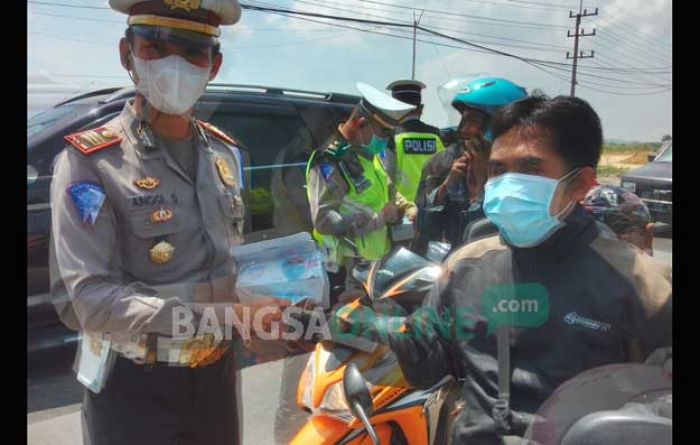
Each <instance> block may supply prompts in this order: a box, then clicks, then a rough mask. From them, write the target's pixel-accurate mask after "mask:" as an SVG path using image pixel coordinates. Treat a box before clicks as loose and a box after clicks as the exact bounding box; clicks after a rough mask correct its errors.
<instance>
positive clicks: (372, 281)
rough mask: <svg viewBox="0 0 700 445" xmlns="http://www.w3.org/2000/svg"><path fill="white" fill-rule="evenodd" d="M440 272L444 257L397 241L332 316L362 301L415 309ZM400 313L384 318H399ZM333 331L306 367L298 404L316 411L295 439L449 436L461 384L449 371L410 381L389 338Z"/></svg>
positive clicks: (351, 442)
mask: <svg viewBox="0 0 700 445" xmlns="http://www.w3.org/2000/svg"><path fill="white" fill-rule="evenodd" d="M353 272H355V271H353ZM440 272H441V268H440V266H439V265H437V264H435V263H432V262H430V261H428V260H426V259H425V258H423V257H420V256H418V255H416V254H415V253H413V252H410V251H409V250H407V249H404V248H400V249H398V250H396V251H394V252H393V253H392V254H390V255H389V256H388V257H385V258H384V259H382V260H377V261H374V262H372V263H371V265H370V268H369V271H368V273H367V276H366V278H363V279H362V281H363V285H364V288H365V291H366V294H365V295H363V296H362V297H360V298H357V299H356V300H354V301H352V302H351V303H349V304H347V305H345V306H343V307H341V308H339V309H337V310H335V311H333V313H331V318H333V317H335V320H338V321H339V322H340V323H347V324H348V325H349V324H351V323H352V322H351V320H352V319H353V314H354V313H355V311H357V310H358V309H360V308H361V306H363V305H366V306H370V307H372V309H373V311H376V312H379V313H382V312H384V313H386V314H396V313H397V312H396V311H391V310H387V308H400V311H399V312H400V313H403V314H404V315H405V314H408V313H411V312H412V311H413V310H415V309H416V308H417V307H418V306H419V305H420V304H421V303H422V301H423V298H424V297H425V296H426V294H427V293H428V291H429V290H430V289H431V288H432V286H433V284H434V282H435V280H436V279H437V278H438V276H439V274H440ZM353 276H356V277H357V275H356V274H353ZM400 318H401V317H400V316H399V317H392V316H388V318H386V319H391V321H393V322H395V323H396V326H400V325H401V324H402V323H401V320H400ZM346 327H347V326H346ZM333 332H334V334H332V336H333V338H332V340H327V339H326V340H324V341H321V342H319V343H318V344H317V345H316V349H315V350H314V351H313V353H312V354H311V356H310V358H309V361H308V363H307V366H306V369H305V370H304V372H303V373H302V375H301V379H300V381H299V386H298V393H297V404H298V405H299V406H300V407H301V408H302V409H303V410H305V411H307V412H309V413H311V416H310V417H309V419H308V421H307V423H306V424H305V425H304V426H303V427H302V428H301V430H300V431H299V432H298V433H297V434H296V436H295V437H294V438H293V439H292V441H291V442H290V443H291V444H292V445H322V444H323V445H326V444H328V445H330V444H343V445H345V444H347V445H361V444H363V445H364V444H372V443H373V444H375V445H378V444H383V445H390V444H391V445H398V444H408V445H428V444H444V443H448V437H447V434H446V433H447V431H450V426H451V422H452V421H453V420H454V418H455V417H456V414H457V413H458V411H459V410H458V409H454V406H453V405H454V402H455V400H456V399H457V397H458V395H459V394H458V392H459V391H457V389H458V387H459V385H457V384H456V382H455V381H454V379H453V378H452V377H449V376H448V377H445V378H444V379H443V380H441V381H440V382H439V383H437V384H436V385H435V386H434V387H432V388H430V389H428V390H418V389H416V388H412V387H411V385H410V384H409V383H408V382H407V381H406V379H405V378H404V375H403V373H402V372H401V368H400V366H399V363H398V360H397V357H396V355H395V354H394V353H393V352H392V351H391V349H390V348H389V347H388V346H386V345H384V344H381V343H377V342H375V341H373V340H371V339H369V338H365V337H364V336H362V335H352V334H350V335H348V334H343V335H340V334H337V335H336V334H335V332H336V331H335V330H333Z"/></svg>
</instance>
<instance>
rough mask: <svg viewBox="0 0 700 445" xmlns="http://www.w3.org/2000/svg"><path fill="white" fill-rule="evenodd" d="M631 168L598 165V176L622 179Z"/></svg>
mask: <svg viewBox="0 0 700 445" xmlns="http://www.w3.org/2000/svg"><path fill="white" fill-rule="evenodd" d="M629 170H630V168H627V167H615V166H614V165H607V164H606V165H598V170H597V174H598V176H616V177H620V176H622V175H624V174H625V173H627V171H629Z"/></svg>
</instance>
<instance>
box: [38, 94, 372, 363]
mask: <svg viewBox="0 0 700 445" xmlns="http://www.w3.org/2000/svg"><path fill="white" fill-rule="evenodd" d="M134 95H135V91H134V89H133V88H111V89H105V90H100V91H95V92H92V93H89V94H85V95H82V96H78V97H75V98H73V99H71V100H69V101H66V102H63V103H61V104H59V105H56V106H55V107H53V108H51V109H49V110H47V111H44V112H42V113H39V114H37V115H34V116H32V117H31V118H29V120H28V122H27V289H28V296H27V310H28V324H27V329H28V332H27V339H28V352H29V353H30V354H32V353H34V352H38V351H48V350H52V349H53V348H55V347H61V346H64V345H74V343H75V340H76V339H77V333H75V332H72V331H69V330H68V329H67V328H66V327H64V326H63V324H62V323H61V322H60V320H59V319H58V317H57V315H56V313H55V310H54V309H53V306H52V304H51V302H50V300H49V269H48V245H49V235H50V230H51V213H50V199H49V190H50V185H51V178H52V174H53V165H54V160H55V158H56V155H58V153H59V152H60V151H61V150H63V148H64V147H65V146H66V143H65V142H64V140H63V137H64V136H66V135H68V134H71V133H74V132H77V131H81V130H86V129H90V128H95V127H98V126H100V125H103V124H104V123H106V122H107V121H109V120H111V119H112V118H113V117H115V116H116V115H117V114H119V113H120V112H121V110H122V108H123V107H124V103H125V102H126V101H127V100H129V99H131V98H133V97H134ZM359 100H360V98H359V97H358V96H353V95H346V94H336V93H314V92H308V91H298V90H286V89H279V88H266V87H254V86H244V85H222V84H211V85H209V86H208V88H207V91H206V93H205V94H204V95H203V96H202V98H201V99H200V100H199V102H198V104H197V105H196V108H195V115H196V116H197V118H198V119H202V120H204V121H207V122H210V123H212V124H214V125H215V126H217V127H219V128H221V129H222V130H224V131H225V132H227V133H228V134H230V135H232V136H234V137H235V138H236V139H238V140H239V141H240V142H241V143H242V144H243V145H244V147H243V150H242V155H243V158H244V165H245V167H244V182H245V184H244V187H245V188H246V189H247V192H246V193H245V195H246V196H247V200H248V202H247V203H246V209H247V212H248V214H247V215H246V224H245V229H244V230H245V240H246V242H250V241H257V240H261V239H265V238H274V237H278V236H283V235H287V234H291V233H296V232H299V231H302V230H306V231H309V230H311V220H310V216H309V211H308V201H307V198H306V189H305V188H304V185H303V181H304V179H303V178H304V172H305V168H306V162H307V160H308V157H309V155H310V154H311V151H312V150H313V149H314V148H315V147H317V146H318V145H320V144H321V143H322V142H323V141H324V140H325V139H327V138H328V137H329V136H330V135H331V133H332V132H333V131H334V129H335V127H336V125H337V124H338V123H340V122H342V121H343V120H345V119H346V118H347V117H348V116H349V114H350V112H351V111H352V108H353V106H354V105H355V104H356V103H357V102H358V101H359Z"/></svg>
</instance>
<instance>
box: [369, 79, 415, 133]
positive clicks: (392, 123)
mask: <svg viewBox="0 0 700 445" xmlns="http://www.w3.org/2000/svg"><path fill="white" fill-rule="evenodd" d="M357 89H358V90H359V91H360V93H361V94H362V100H361V101H360V106H362V107H363V108H364V109H365V111H367V112H368V113H369V114H370V115H371V116H372V117H373V118H374V119H375V120H376V121H377V122H379V123H380V124H382V125H383V126H385V127H388V128H394V127H396V126H397V125H398V124H400V123H401V122H402V121H403V120H404V119H405V118H406V117H407V116H408V115H409V114H411V112H412V111H414V110H415V109H416V107H415V106H413V105H409V104H407V103H404V102H401V101H399V100H396V99H394V98H393V97H391V96H389V95H388V94H385V93H383V92H381V91H380V90H378V89H376V88H374V87H373V86H370V85H367V84H366V83H362V82H359V83H358V84H357Z"/></svg>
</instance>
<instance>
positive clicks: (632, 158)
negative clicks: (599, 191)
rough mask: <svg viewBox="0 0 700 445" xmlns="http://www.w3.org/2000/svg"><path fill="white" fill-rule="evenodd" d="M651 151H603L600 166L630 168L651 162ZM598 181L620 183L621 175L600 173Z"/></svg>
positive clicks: (606, 183) (609, 183) (610, 183)
mask: <svg viewBox="0 0 700 445" xmlns="http://www.w3.org/2000/svg"><path fill="white" fill-rule="evenodd" d="M650 153H651V151H646V150H635V151H623V152H603V154H602V155H601V156H600V162H599V163H598V166H599V167H614V168H616V169H624V170H625V171H626V170H630V169H633V168H637V167H639V166H641V165H644V164H646V163H648V162H649V159H648V155H649V154H650ZM598 182H600V183H601V184H604V185H617V186H619V185H620V175H611V174H602V173H599V174H598Z"/></svg>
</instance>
